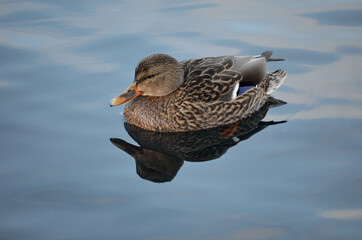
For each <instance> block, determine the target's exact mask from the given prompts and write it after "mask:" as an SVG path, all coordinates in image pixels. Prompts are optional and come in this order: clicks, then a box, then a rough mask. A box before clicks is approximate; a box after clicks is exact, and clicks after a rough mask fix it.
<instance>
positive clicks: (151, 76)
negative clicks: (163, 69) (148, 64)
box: [144, 74, 156, 79]
mask: <svg viewBox="0 0 362 240" xmlns="http://www.w3.org/2000/svg"><path fill="white" fill-rule="evenodd" d="M154 76H156V74H151V75H148V76H147V77H145V78H144V79H150V78H153V77H154Z"/></svg>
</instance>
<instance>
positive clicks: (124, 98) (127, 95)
mask: <svg viewBox="0 0 362 240" xmlns="http://www.w3.org/2000/svg"><path fill="white" fill-rule="evenodd" d="M142 94H143V92H141V91H138V89H137V87H136V84H132V85H131V86H130V87H129V88H127V89H126V91H124V92H123V93H122V94H121V95H120V96H118V97H115V98H113V99H112V100H111V102H110V104H109V105H110V106H111V107H113V106H117V105H121V104H123V103H125V102H128V101H130V100H132V99H134V98H135V97H138V96H139V95H142Z"/></svg>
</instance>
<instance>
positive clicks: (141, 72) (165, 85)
mask: <svg viewBox="0 0 362 240" xmlns="http://www.w3.org/2000/svg"><path fill="white" fill-rule="evenodd" d="M183 81H184V71H183V68H182V65H181V64H180V63H179V62H178V61H177V60H176V59H174V58H173V57H171V56H169V55H167V54H160V53H157V54H153V55H151V56H149V57H146V58H145V59H143V60H141V62H140V63H139V64H138V66H137V67H136V72H135V79H134V81H133V84H132V85H131V86H130V87H129V88H127V89H126V90H125V91H124V92H123V93H122V94H121V95H120V96H118V97H115V98H113V99H112V100H111V103H110V106H111V107H113V106H116V105H120V104H123V103H125V102H127V101H129V100H132V99H134V98H136V97H138V96H140V95H143V96H157V97H160V96H166V95H168V94H170V93H172V92H173V91H175V90H176V89H177V88H179V87H180V86H181V84H182V83H183Z"/></svg>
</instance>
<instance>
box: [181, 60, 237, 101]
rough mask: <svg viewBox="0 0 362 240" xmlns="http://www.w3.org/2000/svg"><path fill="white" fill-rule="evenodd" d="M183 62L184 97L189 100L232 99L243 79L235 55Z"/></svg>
mask: <svg viewBox="0 0 362 240" xmlns="http://www.w3.org/2000/svg"><path fill="white" fill-rule="evenodd" d="M181 64H182V65H183V67H184V71H185V84H184V85H183V92H184V97H183V99H184V100H185V101H189V102H207V103H210V102H216V101H230V100H231V99H232V97H233V95H235V93H236V90H237V89H236V85H237V83H239V82H240V81H241V80H242V79H243V76H242V73H241V72H240V71H238V70H237V69H236V68H235V67H234V65H235V57H234V56H222V57H209V58H199V59H190V60H187V61H183V62H181ZM233 93H234V94H233Z"/></svg>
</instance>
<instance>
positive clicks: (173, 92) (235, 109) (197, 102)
mask: <svg viewBox="0 0 362 240" xmlns="http://www.w3.org/2000/svg"><path fill="white" fill-rule="evenodd" d="M272 54H273V52H272V51H265V52H263V53H261V54H260V55H256V56H220V57H204V58H194V59H189V60H184V61H181V62H179V61H177V60H176V59H175V58H173V57H172V56H170V55H168V54H163V53H156V54H153V55H151V56H148V57H146V58H144V59H142V60H141V61H140V62H139V64H138V65H137V67H136V69H135V78H134V81H133V83H132V84H131V85H130V86H129V87H128V88H127V89H126V90H125V91H124V92H123V93H122V94H121V95H120V96H118V97H115V98H113V99H112V100H111V102H110V106H111V107H113V106H117V105H121V104H124V103H127V104H126V106H125V108H124V110H123V117H124V119H125V121H126V122H128V123H130V124H133V125H135V126H137V127H139V128H142V129H146V130H151V131H157V132H188V131H198V130H203V129H209V128H215V127H218V126H223V125H229V124H232V123H235V122H238V121H241V120H242V119H245V118H247V117H249V116H250V115H251V114H253V113H254V112H256V111H258V110H259V109H260V108H261V107H262V106H263V105H264V104H265V103H266V101H267V99H268V98H269V97H270V96H271V94H272V93H273V92H274V91H275V90H276V89H278V88H279V87H280V86H281V85H282V83H283V82H284V79H285V78H286V76H287V72H286V71H284V70H282V69H279V70H276V71H272V72H267V63H268V62H271V61H283V60H285V59H283V58H272V57H271V55H272Z"/></svg>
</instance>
